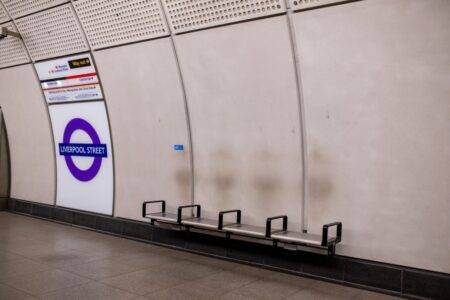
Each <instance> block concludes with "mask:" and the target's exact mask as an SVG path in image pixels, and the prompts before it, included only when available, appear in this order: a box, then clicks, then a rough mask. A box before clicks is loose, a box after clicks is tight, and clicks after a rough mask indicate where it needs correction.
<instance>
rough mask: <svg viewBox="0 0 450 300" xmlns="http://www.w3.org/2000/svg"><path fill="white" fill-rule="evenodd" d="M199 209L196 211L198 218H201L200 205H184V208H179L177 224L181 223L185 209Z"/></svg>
mask: <svg viewBox="0 0 450 300" xmlns="http://www.w3.org/2000/svg"><path fill="white" fill-rule="evenodd" d="M193 207H195V208H197V210H196V218H200V216H201V209H202V208H201V206H200V205H199V204H192V205H183V206H178V214H177V222H178V223H181V219H182V217H183V209H185V208H193Z"/></svg>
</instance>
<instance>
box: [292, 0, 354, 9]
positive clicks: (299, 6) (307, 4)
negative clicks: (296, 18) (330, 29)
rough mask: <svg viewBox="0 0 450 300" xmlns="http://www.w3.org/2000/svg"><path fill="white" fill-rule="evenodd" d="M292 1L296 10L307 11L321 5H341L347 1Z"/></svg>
mask: <svg viewBox="0 0 450 300" xmlns="http://www.w3.org/2000/svg"><path fill="white" fill-rule="evenodd" d="M290 1H291V7H292V8H293V9H294V10H299V9H305V8H311V7H316V6H321V5H327V4H332V3H339V2H343V1H345V0H290Z"/></svg>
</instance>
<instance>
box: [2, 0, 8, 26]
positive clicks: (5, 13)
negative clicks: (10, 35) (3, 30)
mask: <svg viewBox="0 0 450 300" xmlns="http://www.w3.org/2000/svg"><path fill="white" fill-rule="evenodd" d="M9 20H10V18H9V16H8V13H7V12H6V10H5V8H4V7H3V5H2V3H0V23H4V22H8V21H9Z"/></svg>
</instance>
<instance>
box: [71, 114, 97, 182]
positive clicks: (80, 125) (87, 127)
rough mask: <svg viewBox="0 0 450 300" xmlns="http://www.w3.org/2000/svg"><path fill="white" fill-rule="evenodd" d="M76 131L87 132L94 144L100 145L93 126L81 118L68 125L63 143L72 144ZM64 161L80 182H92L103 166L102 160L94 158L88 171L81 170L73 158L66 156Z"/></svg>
mask: <svg viewBox="0 0 450 300" xmlns="http://www.w3.org/2000/svg"><path fill="white" fill-rule="evenodd" d="M76 130H82V131H84V132H86V133H87V135H88V136H89V137H90V138H91V140H92V143H93V144H100V137H99V136H98V134H97V132H96V131H95V129H94V127H92V125H91V124H89V123H88V122H87V121H85V120H83V119H80V118H75V119H72V120H71V121H70V122H69V123H68V124H67V126H66V129H65V130H64V137H63V142H64V143H67V144H68V143H70V138H71V137H72V134H73V133H74V132H75V131H76ZM64 159H65V160H66V164H67V167H68V168H69V171H70V173H72V175H73V176H74V177H75V178H76V179H78V180H80V181H90V180H92V179H93V178H94V177H95V176H96V175H97V173H98V171H99V170H100V167H101V165H102V158H101V157H94V161H93V162H92V165H91V166H90V167H89V168H88V169H87V170H81V169H79V168H78V167H77V166H76V165H75V163H74V162H73V159H72V156H70V155H64Z"/></svg>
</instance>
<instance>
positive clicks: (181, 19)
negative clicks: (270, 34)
mask: <svg viewBox="0 0 450 300" xmlns="http://www.w3.org/2000/svg"><path fill="white" fill-rule="evenodd" d="M163 3H164V6H165V9H166V12H167V17H168V19H169V23H170V27H171V28H172V30H173V31H174V32H175V33H179V32H185V31H192V30H196V29H201V28H207V27H213V26H217V25H221V24H227V23H234V22H237V21H242V20H248V19H256V18H260V17H264V16H269V15H275V14H279V13H282V12H284V11H285V4H284V0H263V1H261V0H216V1H213V0H198V1H192V0H163Z"/></svg>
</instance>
